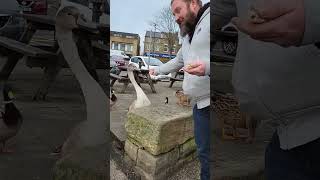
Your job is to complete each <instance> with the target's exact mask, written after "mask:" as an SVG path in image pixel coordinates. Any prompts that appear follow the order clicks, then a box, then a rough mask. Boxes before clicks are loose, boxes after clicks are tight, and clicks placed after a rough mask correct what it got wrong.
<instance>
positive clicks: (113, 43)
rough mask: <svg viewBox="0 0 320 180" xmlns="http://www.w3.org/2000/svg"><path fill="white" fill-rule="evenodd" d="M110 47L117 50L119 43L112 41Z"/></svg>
mask: <svg viewBox="0 0 320 180" xmlns="http://www.w3.org/2000/svg"><path fill="white" fill-rule="evenodd" d="M112 49H114V50H118V49H119V43H117V42H112Z"/></svg>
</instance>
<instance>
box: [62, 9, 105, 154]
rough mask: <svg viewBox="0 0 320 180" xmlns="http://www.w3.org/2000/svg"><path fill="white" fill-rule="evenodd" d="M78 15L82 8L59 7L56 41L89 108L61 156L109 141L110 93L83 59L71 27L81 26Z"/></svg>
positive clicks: (64, 146) (69, 138) (65, 143)
mask: <svg viewBox="0 0 320 180" xmlns="http://www.w3.org/2000/svg"><path fill="white" fill-rule="evenodd" d="M79 17H80V13H79V10H78V9H77V8H75V7H70V6H68V7H64V8H62V9H61V10H59V11H58V13H57V16H56V37H57V41H58V44H59V47H60V49H61V51H62V54H63V55H64V58H65V60H66V61H67V63H68V64H69V66H70V69H71V70H72V72H73V73H74V75H75V76H76V78H77V80H78V81H79V83H80V86H81V89H82V91H83V95H84V98H85V102H86V111H87V119H86V120H85V121H83V122H81V123H80V124H79V125H78V126H76V128H75V129H74V130H73V131H72V133H71V135H70V136H69V137H68V139H67V140H66V141H65V142H64V144H63V146H62V150H61V155H62V156H64V155H65V154H66V153H69V152H72V151H74V150H76V149H79V148H82V147H86V146H95V145H100V144H104V143H105V142H108V141H109V136H108V135H107V133H106V132H107V130H109V123H107V116H108V113H107V109H108V108H109V101H108V100H107V99H108V97H107V95H106V94H105V93H104V91H103V89H102V88H101V87H100V85H99V84H98V83H97V82H96V81H95V80H94V79H93V78H92V77H91V76H90V74H89V73H88V71H87V69H86V68H85V66H84V65H83V63H82V62H81V60H80V57H79V54H78V49H77V46H76V43H75V42H74V39H73V38H74V37H73V33H72V30H73V29H75V28H77V27H78V25H77V22H78V18H79Z"/></svg>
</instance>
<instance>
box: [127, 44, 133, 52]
mask: <svg viewBox="0 0 320 180" xmlns="http://www.w3.org/2000/svg"><path fill="white" fill-rule="evenodd" d="M126 51H129V52H132V51H133V45H132V44H126Z"/></svg>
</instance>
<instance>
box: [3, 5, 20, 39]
mask: <svg viewBox="0 0 320 180" xmlns="http://www.w3.org/2000/svg"><path fill="white" fill-rule="evenodd" d="M20 9H21V7H20V5H19V3H18V2H17V1H15V0H14V1H13V0H1V1H0V35H1V36H6V37H9V38H12V39H18V38H19V37H20V36H21V34H22V33H23V30H24V28H25V21H24V20H23V18H21V17H17V16H14V15H15V14H17V13H19V12H20Z"/></svg>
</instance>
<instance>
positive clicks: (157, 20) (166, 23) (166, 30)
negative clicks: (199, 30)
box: [150, 6, 179, 57]
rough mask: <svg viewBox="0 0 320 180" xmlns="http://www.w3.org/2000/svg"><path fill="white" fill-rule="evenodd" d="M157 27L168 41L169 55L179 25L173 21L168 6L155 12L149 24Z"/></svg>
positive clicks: (176, 38)
mask: <svg viewBox="0 0 320 180" xmlns="http://www.w3.org/2000/svg"><path fill="white" fill-rule="evenodd" d="M154 24H156V26H157V27H158V30H159V31H160V32H161V33H162V34H163V35H164V37H165V39H166V40H167V43H168V50H169V54H170V57H171V54H172V50H173V48H174V45H175V44H176V42H177V41H178V30H179V26H178V24H177V23H176V22H175V17H174V16H173V14H172V12H171V8H170V6H167V7H164V8H163V9H161V10H160V11H159V13H157V15H156V16H155V17H154V19H153V21H151V22H150V25H152V26H153V25H154Z"/></svg>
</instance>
